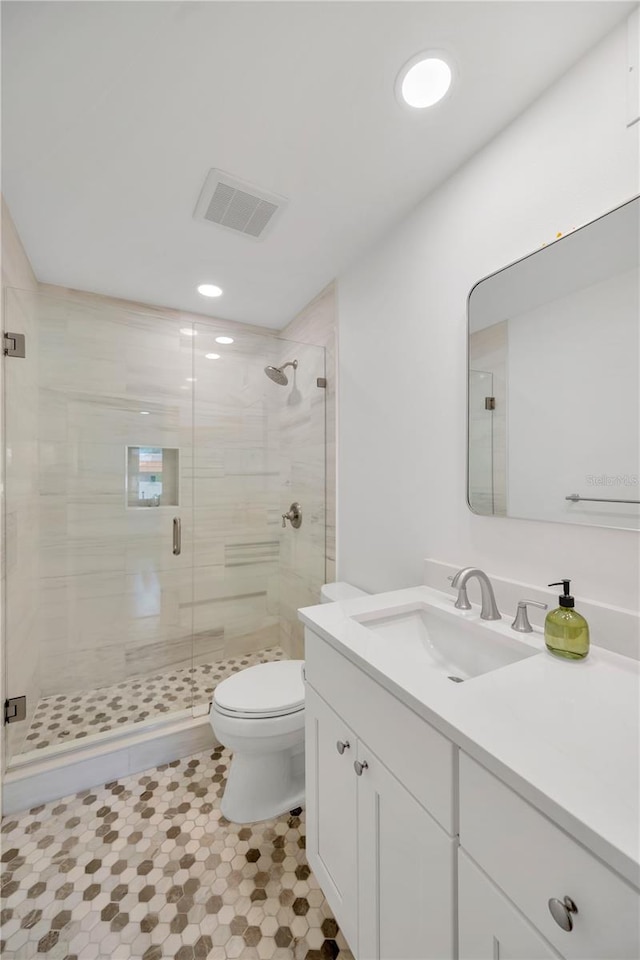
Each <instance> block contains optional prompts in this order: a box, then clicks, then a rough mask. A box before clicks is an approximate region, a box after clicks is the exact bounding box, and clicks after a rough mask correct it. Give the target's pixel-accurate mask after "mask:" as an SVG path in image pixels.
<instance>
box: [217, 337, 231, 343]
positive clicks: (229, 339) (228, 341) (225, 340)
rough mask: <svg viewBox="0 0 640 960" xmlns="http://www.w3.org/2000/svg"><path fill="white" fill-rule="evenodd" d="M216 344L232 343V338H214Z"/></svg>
mask: <svg viewBox="0 0 640 960" xmlns="http://www.w3.org/2000/svg"><path fill="white" fill-rule="evenodd" d="M216 343H233V337H216Z"/></svg>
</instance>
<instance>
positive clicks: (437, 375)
mask: <svg viewBox="0 0 640 960" xmlns="http://www.w3.org/2000/svg"><path fill="white" fill-rule="evenodd" d="M626 80H627V74H626V28H625V27H624V25H623V26H622V27H621V28H619V29H617V30H616V31H614V33H612V34H611V35H610V36H609V37H607V38H605V39H604V40H603V42H602V43H601V44H599V45H598V47H596V48H595V49H594V50H593V51H592V52H591V53H590V54H589V55H588V56H587V57H586V58H584V59H583V60H582V61H581V62H580V63H578V64H577V65H576V66H575V67H574V68H572V69H571V71H569V73H567V74H566V75H565V77H564V78H562V79H561V80H560V81H559V82H558V83H557V84H555V86H554V87H553V88H552V89H550V90H549V91H548V92H547V93H546V94H545V95H543V96H542V97H541V98H540V99H539V100H538V101H536V103H534V104H533V105H532V106H531V107H530V108H529V109H528V110H527V111H526V112H525V113H524V114H523V115H522V116H521V117H519V118H518V119H517V120H516V121H515V122H514V123H513V124H511V125H510V126H509V127H508V128H507V129H506V130H505V131H503V132H502V133H501V134H500V135H499V136H498V137H496V138H495V139H494V140H493V141H492V142H491V143H490V144H489V145H488V146H487V147H485V148H484V149H483V150H482V151H481V152H480V153H478V154H477V155H476V156H475V157H474V158H473V159H472V160H471V161H470V162H469V163H467V164H466V165H465V166H464V167H463V168H462V169H461V170H459V171H458V172H457V173H456V174H455V175H454V176H453V177H452V178H451V179H450V180H448V181H447V182H446V183H445V184H444V185H443V186H442V187H441V188H440V189H438V190H437V191H436V192H434V193H433V194H431V195H430V196H429V197H428V198H427V199H426V200H425V201H424V202H423V203H422V204H421V205H420V206H419V207H418V208H417V209H416V210H415V211H414V213H413V214H412V215H411V216H410V217H409V218H407V219H406V220H405V221H404V222H403V223H401V224H400V225H399V226H398V228H397V229H396V230H395V231H394V232H393V233H392V234H390V235H389V236H387V237H386V238H385V239H384V240H383V242H382V243H380V244H379V245H378V246H377V247H375V248H374V249H373V250H371V251H370V252H369V253H368V254H366V255H365V256H364V257H363V258H362V259H361V260H360V261H359V262H358V263H357V264H355V265H354V266H353V268H352V269H350V270H349V271H348V272H347V273H346V274H344V275H343V276H342V277H341V278H340V279H339V286H338V292H339V310H338V317H339V361H340V428H339V456H340V461H339V487H338V489H339V500H338V511H339V513H338V517H339V520H338V530H339V541H338V576H339V577H340V578H341V579H345V580H350V581H352V582H353V583H355V584H357V585H359V586H361V587H364V588H366V589H368V590H376V591H377V590H383V589H389V588H395V587H401V586H405V585H409V584H415V583H419V582H421V581H422V560H423V558H425V557H427V556H430V557H437V558H440V559H442V560H450V561H451V562H453V563H456V564H458V563H459V564H471V563H473V564H478V565H479V566H481V567H483V568H485V569H486V570H487V571H488V572H490V573H494V574H496V575H502V576H507V577H510V578H512V579H517V580H521V581H527V582H531V583H541V584H547V583H549V582H550V581H551V580H555V579H557V578H558V577H560V576H563V577H572V578H573V580H574V584H573V586H574V589H575V593H576V596H577V597H580V596H586V597H590V598H592V599H601V600H604V601H608V602H610V603H614V604H620V605H622V606H627V607H632V608H635V606H636V605H637V599H638V597H637V591H638V535H637V534H636V533H633V532H629V531H620V530H607V529H601V528H596V527H581V526H577V525H568V524H562V523H557V524H552V523H540V522H536V521H520V520H511V519H502V518H493V517H477V516H474V515H472V514H471V513H470V511H469V510H468V508H467V506H466V502H465V378H466V357H465V353H466V350H465V343H466V315H465V312H466V297H467V294H468V292H469V290H470V288H471V287H472V286H473V284H474V283H475V282H476V281H477V280H479V279H480V278H481V277H483V276H486V275H488V274H490V273H492V272H493V271H495V270H497V269H498V268H500V267H502V266H504V265H505V264H507V263H509V262H510V261H513V260H514V259H516V258H517V257H520V256H523V255H525V254H527V253H529V252H531V251H532V250H534V249H536V248H538V247H539V246H540V245H541V244H542V243H543V242H545V241H548V240H550V239H552V238H553V237H554V236H555V235H556V233H557V232H558V231H563V232H565V231H567V230H569V229H571V228H572V227H574V226H576V225H578V224H580V223H583V222H585V221H588V220H591V219H593V218H594V217H596V216H598V215H600V214H602V213H603V212H604V211H606V210H608V209H610V208H612V207H614V206H616V205H618V204H619V203H621V202H622V201H624V200H626V199H628V198H629V197H630V196H631V195H632V194H634V193H636V192H638V126H639V125H638V124H636V125H635V127H632V128H630V129H627V128H626V123H625V110H626ZM412 120H413V118H408V122H412ZM419 122H428V120H427V121H423V120H422V118H420V120H419ZM425 162H428V157H426V158H425ZM548 453H549V451H548V450H541V451H540V455H541V456H546V455H548Z"/></svg>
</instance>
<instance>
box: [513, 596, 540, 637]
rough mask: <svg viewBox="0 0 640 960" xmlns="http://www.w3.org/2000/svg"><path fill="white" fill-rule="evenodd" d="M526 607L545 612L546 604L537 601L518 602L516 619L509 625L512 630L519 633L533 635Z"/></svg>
mask: <svg viewBox="0 0 640 960" xmlns="http://www.w3.org/2000/svg"><path fill="white" fill-rule="evenodd" d="M527 607H540V609H541V610H546V609H547V604H546V603H540V601H539V600H518V609H517V611H516V618H515V620H514V621H513V623H512V624H511V626H512V628H513V629H514V630H517V631H518V632H519V633H533V627H532V626H531V624H530V623H529V616H528V614H527Z"/></svg>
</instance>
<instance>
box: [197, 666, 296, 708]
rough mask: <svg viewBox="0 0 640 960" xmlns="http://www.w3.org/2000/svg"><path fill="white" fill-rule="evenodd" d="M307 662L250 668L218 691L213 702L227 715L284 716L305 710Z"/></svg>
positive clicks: (235, 676) (229, 679)
mask: <svg viewBox="0 0 640 960" xmlns="http://www.w3.org/2000/svg"><path fill="white" fill-rule="evenodd" d="M303 665H304V660H275V661H273V662H272V663H259V664H257V665H256V666H255V667H247V669H246V670H241V671H240V672H239V673H234V674H233V676H231V677H227V679H226V680H223V681H222V682H221V683H219V684H218V686H217V687H216V688H215V690H214V692H213V702H214V704H215V705H216V707H218V708H219V709H220V710H222V711H224V712H225V713H230V714H237V715H242V716H244V717H253V718H254V719H258V718H260V717H282V716H285V715H286V714H289V713H296V712H297V711H298V710H302V708H303V707H304V683H303V680H302V667H303Z"/></svg>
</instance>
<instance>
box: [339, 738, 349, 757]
mask: <svg viewBox="0 0 640 960" xmlns="http://www.w3.org/2000/svg"><path fill="white" fill-rule="evenodd" d="M350 746H351V744H350V743H349V741H348V740H338V742H337V743H336V750H337V751H338V753H339V754H340V756H342V754H343V753H344V752H345V750H348V749H349V747H350Z"/></svg>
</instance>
